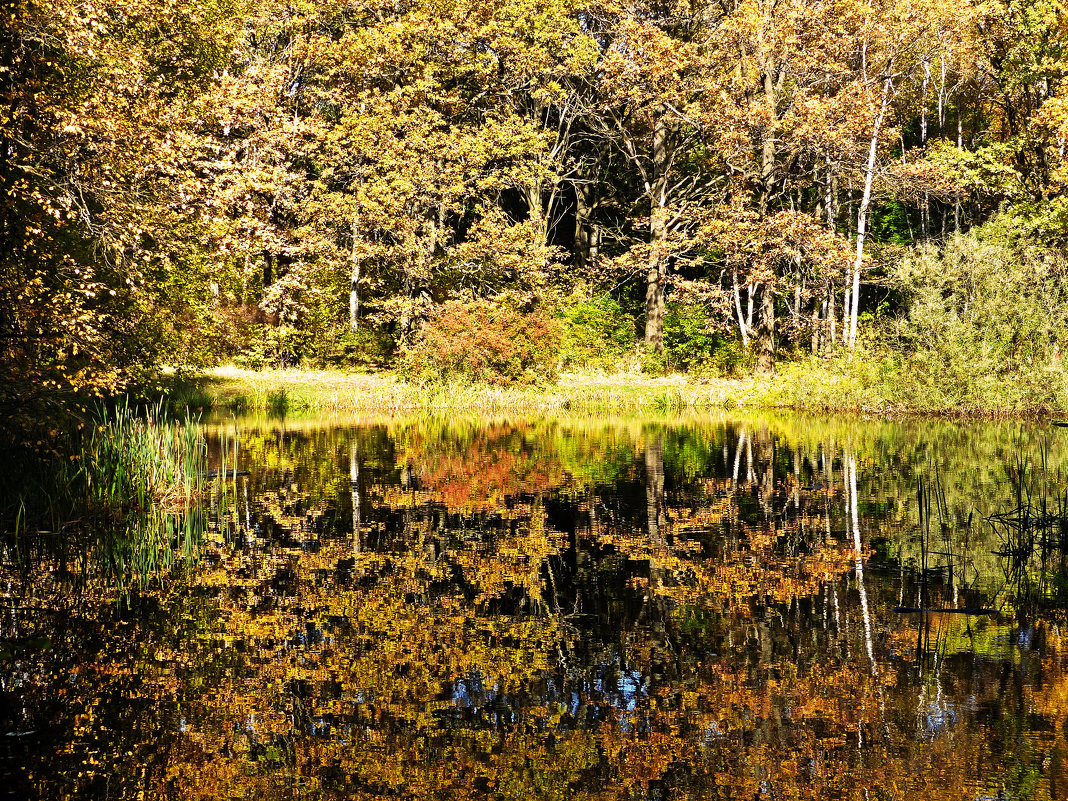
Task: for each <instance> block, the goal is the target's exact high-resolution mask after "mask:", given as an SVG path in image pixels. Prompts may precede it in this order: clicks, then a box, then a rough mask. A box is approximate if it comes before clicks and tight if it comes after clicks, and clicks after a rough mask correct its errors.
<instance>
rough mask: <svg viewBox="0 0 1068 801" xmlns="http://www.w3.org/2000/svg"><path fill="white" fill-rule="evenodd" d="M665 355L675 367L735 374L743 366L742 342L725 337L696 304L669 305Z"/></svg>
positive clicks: (705, 312) (665, 322)
mask: <svg viewBox="0 0 1068 801" xmlns="http://www.w3.org/2000/svg"><path fill="white" fill-rule="evenodd" d="M664 355H665V358H666V362H667V366H668V367H670V368H672V369H675V370H687V371H698V370H713V371H715V372H718V373H724V374H732V373H735V372H737V371H738V369H739V368H740V367H741V365H742V361H743V354H742V349H741V345H740V343H738V342H737V341H735V340H734V339H732V338H730V337H728V336H725V335H724V334H723V332H722V331H721V330H720V329H719V327H718V325H717V324H716V322H715V321H714V320H713V319H712V318H711V317H710V316H709V314H708V311H707V310H706V309H705V308H704V307H703V306H701V305H698V304H693V303H671V304H668V308H667V313H666V314H665V315H664Z"/></svg>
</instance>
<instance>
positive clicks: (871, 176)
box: [846, 77, 894, 350]
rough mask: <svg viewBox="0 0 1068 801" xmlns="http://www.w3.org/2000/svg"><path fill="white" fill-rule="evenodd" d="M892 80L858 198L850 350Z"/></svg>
mask: <svg viewBox="0 0 1068 801" xmlns="http://www.w3.org/2000/svg"><path fill="white" fill-rule="evenodd" d="M893 86H894V85H893V82H892V80H891V79H890V78H889V77H887V78H886V79H885V80H884V81H883V94H882V100H881V101H880V104H879V113H878V114H877V115H876V116H875V124H874V126H872V132H871V143H870V145H869V146H868V163H867V165H866V166H865V168H864V194H863V195H862V196H861V198H860V207H859V209H858V210H857V255H856V258H855V259H854V261H853V290H852V293H851V294H852V297H851V298H850V300H851V301H852V304H851V306H850V309H849V332H848V334H847V337H846V345H847V346H848V347H849V349H850V350H852V349H853V348H854V347H856V344H857V313H858V312H859V310H860V269H861V267H862V266H863V264H864V238H865V235H866V234H867V230H868V208H869V206H870V205H871V190H872V184H873V183H874V181H875V157H876V155H877V152H878V149H879V135H880V134H881V133H882V127H883V121H884V120H885V119H886V110H887V108H888V106H889V105H890V92H891V91H892V90H893Z"/></svg>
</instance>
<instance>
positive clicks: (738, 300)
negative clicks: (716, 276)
mask: <svg viewBox="0 0 1068 801" xmlns="http://www.w3.org/2000/svg"><path fill="white" fill-rule="evenodd" d="M731 276H732V279H733V281H734V310H735V312H736V313H737V315H738V333H739V334H741V336H742V352H743V353H748V352H749V327H748V326H747V325H746V324H745V318H744V317H742V293H741V292H740V291H739V290H738V271H737V270H734V271H732V273H731Z"/></svg>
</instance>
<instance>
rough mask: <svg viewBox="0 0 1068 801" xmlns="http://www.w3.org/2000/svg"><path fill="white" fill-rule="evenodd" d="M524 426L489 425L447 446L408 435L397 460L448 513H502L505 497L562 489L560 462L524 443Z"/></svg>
mask: <svg viewBox="0 0 1068 801" xmlns="http://www.w3.org/2000/svg"><path fill="white" fill-rule="evenodd" d="M526 434H527V432H526V431H524V429H523V428H522V427H520V428H518V429H517V428H515V427H513V426H502V427H497V428H494V427H490V428H487V429H484V430H479V431H477V432H472V433H471V434H470V436H468V437H464V438H463V439H460V440H457V441H453V442H450V443H448V446H447V447H444V448H443V447H441V445H442V443H441V442H440V441H437V440H435V439H432V438H425V437H423V436H421V435H420V432H412V434H411V435H410V436H409V437H407V438H406V440H405V447H404V449H403V450H402V451H401V458H402V459H403V460H404V464H405V467H406V468H410V469H411V470H412V472H413V474H414V477H415V479H416V480H417V481H418V484H419V486H420V487H421V488H423V489H424V491H425V492H427V493H428V496H429V500H430V501H431V502H433V503H440V504H443V505H444V506H445V507H446V508H448V509H450V510H456V511H460V510H486V509H493V510H498V511H501V510H504V509H506V508H507V507H508V506H509V499H511V498H514V497H516V496H520V497H521V496H530V495H533V494H536V493H543V492H548V491H550V490H553V489H555V488H558V487H560V485H561V484H563V483H564V481H565V474H564V471H563V469H562V467H561V465H560V463H559V461H558V460H556V459H553V458H552V456H551V454H547V453H545V452H544V450H542V449H541V448H536V447H535V446H534V445H533V444H532V443H531V442H529V441H528V440H527V437H526Z"/></svg>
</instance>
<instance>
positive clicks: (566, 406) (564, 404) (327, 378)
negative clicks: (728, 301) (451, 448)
mask: <svg viewBox="0 0 1068 801" xmlns="http://www.w3.org/2000/svg"><path fill="white" fill-rule="evenodd" d="M830 377H833V374H832V373H831V371H827V372H826V373H823V374H813V375H811V376H805V375H798V374H797V371H790V370H784V371H781V372H780V373H777V374H774V375H771V376H746V377H741V378H711V377H698V376H689V375H682V374H676V375H670V376H659V377H652V376H643V375H640V374H627V373H622V374H614V375H609V374H593V373H563V374H561V375H560V377H559V379H558V381H557V382H556V383H555V384H551V385H546V386H533V385H531V386H525V385H518V386H508V387H505V386H497V385H490V384H462V383H446V384H423V385H421V384H417V383H410V382H406V381H404V380H403V379H402V378H401V377H400V376H398V375H397V374H396V373H394V372H391V371H381V372H349V371H345V370H341V369H326V370H322V369H302V368H289V369H264V370H248V369H244V368H240V367H235V366H232V365H227V366H223V367H216V368H211V369H208V370H204V371H202V372H199V373H196V374H193V375H185V376H172V377H171V379H170V381H169V382H168V383H169V386H168V387H167V388H166V389H165V390H164V397H165V398H166V400H167V402H168V405H169V406H171V408H172V409H174V410H185V409H190V410H198V411H207V410H215V411H230V412H236V413H243V412H257V411H259V412H264V411H265V412H273V413H285V412H296V411H312V412H314V411H319V412H331V413H336V412H368V411H374V412H385V413H417V412H441V411H457V410H462V411H471V412H483V413H497V412H513V413H588V414H602V413H621V412H622V413H631V414H643V413H657V414H663V413H666V412H681V411H683V410H690V411H700V410H706V409H707V410H731V409H737V410H744V411H788V412H796V413H811V414H851V415H860V416H864V417H883V418H909V417H928V418H938V419H956V420H994V419H1013V418H1018V419H1039V418H1044V417H1049V418H1053V417H1059V416H1065V415H1068V412H1065V407H1060V408H1058V407H1057V406H1052V405H1049V404H1036V405H1033V406H1024V407H1018V408H1012V407H1002V406H994V405H984V404H982V403H979V402H976V403H968V404H961V403H956V404H954V405H952V406H949V405H943V406H939V405H936V404H931V405H918V404H912V405H910V404H909V403H907V402H891V401H888V400H886V398H885V394H884V393H872V392H871V390H872V387H870V386H868V387H865V386H858V385H856V384H852V385H851V386H849V387H848V390H852V391H837V392H836V391H835V390H836V387H835V385H834V383H833V382H831V383H827V382H828V379H829V378H830ZM806 379H810V380H808V381H806ZM844 383H848V379H847V381H846V382H844ZM861 396H862V397H861Z"/></svg>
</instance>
